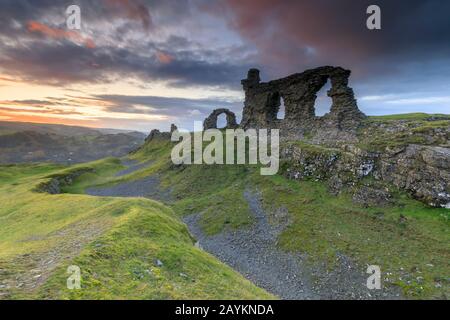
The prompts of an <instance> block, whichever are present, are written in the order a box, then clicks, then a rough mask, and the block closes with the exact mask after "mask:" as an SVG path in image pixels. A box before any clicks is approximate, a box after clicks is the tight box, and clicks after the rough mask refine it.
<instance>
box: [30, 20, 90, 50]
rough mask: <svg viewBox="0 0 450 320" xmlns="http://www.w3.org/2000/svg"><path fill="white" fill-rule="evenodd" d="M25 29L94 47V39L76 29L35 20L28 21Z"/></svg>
mask: <svg viewBox="0 0 450 320" xmlns="http://www.w3.org/2000/svg"><path fill="white" fill-rule="evenodd" d="M27 29H28V31H29V32H38V33H42V34H43V35H46V36H48V37H50V38H53V39H67V40H70V41H73V42H75V43H78V44H83V45H84V46H86V47H87V48H90V49H93V48H95V43H94V40H92V39H90V38H85V37H83V36H82V35H81V34H80V33H79V32H77V31H73V30H64V29H58V28H52V27H49V26H47V25H45V24H43V23H40V22H37V21H30V22H28V24H27Z"/></svg>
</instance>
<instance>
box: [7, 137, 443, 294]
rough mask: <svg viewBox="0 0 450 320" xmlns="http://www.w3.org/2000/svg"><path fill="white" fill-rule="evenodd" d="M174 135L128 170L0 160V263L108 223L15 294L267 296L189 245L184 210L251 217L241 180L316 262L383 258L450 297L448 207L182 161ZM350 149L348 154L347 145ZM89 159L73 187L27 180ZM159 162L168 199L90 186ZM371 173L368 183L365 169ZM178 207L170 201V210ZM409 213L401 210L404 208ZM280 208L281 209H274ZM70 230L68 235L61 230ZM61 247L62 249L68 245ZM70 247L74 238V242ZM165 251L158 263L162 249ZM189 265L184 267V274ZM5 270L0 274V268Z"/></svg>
mask: <svg viewBox="0 0 450 320" xmlns="http://www.w3.org/2000/svg"><path fill="white" fill-rule="evenodd" d="M172 146H173V144H171V143H170V142H165V141H158V140H156V141H153V142H151V143H148V144H146V145H144V147H143V148H142V149H141V150H139V151H138V152H136V153H135V154H134V155H133V156H132V157H133V158H134V159H136V160H139V161H148V160H151V161H152V163H153V164H152V165H151V166H150V167H146V168H143V169H141V170H139V171H136V172H134V173H131V174H129V175H126V176H123V177H115V176H114V174H115V172H117V171H118V170H120V169H122V166H121V165H120V163H119V162H118V160H117V159H105V160H102V161H98V162H94V163H90V164H84V165H80V166H74V167H71V168H62V167H60V166H52V165H24V166H6V167H2V168H1V169H2V170H0V203H2V207H1V208H0V222H2V223H1V224H0V269H7V268H9V270H17V272H18V273H19V272H20V271H23V270H27V268H29V267H30V259H29V258H27V257H26V254H31V257H33V256H37V257H40V256H42V255H44V256H45V254H48V252H52V251H56V252H58V250H59V251H61V252H62V253H66V251H64V250H65V246H64V243H63V245H61V243H60V242H61V241H62V240H63V242H64V241H65V243H66V244H73V243H74V241H75V242H76V241H78V238H79V235H80V232H81V234H85V233H86V230H88V231H89V230H91V229H95V228H102V229H101V230H102V232H101V233H99V234H98V235H97V234H96V235H95V237H92V239H87V240H86V241H85V242H84V243H83V248H82V250H81V251H80V252H76V254H73V255H70V254H69V255H68V258H67V259H61V261H60V263H59V265H58V267H57V268H56V270H55V271H54V272H52V273H51V274H50V275H49V278H48V280H47V281H45V283H44V284H43V285H42V286H41V287H40V288H39V289H38V290H32V291H30V292H26V293H25V294H23V293H21V292H15V293H14V295H13V297H15V298H23V297H25V298H30V297H40V298H63V299H109V298H111V299H127V298H136V299H141V298H145V299H178V298H190V299H201V298H206V299H209V298H216V299H220V298H223V299H229V298H230V299H240V298H270V297H271V296H270V295H268V294H267V293H265V292H264V291H262V290H261V289H258V288H256V287H255V286H253V285H252V284H250V283H249V282H248V281H246V280H245V279H243V278H242V277H241V276H240V275H239V274H237V273H236V272H234V271H232V270H231V269H230V268H228V267H226V266H224V265H223V264H221V263H219V262H218V261H217V260H216V259H214V258H213V257H211V256H210V255H208V254H206V253H204V252H203V251H201V250H198V249H197V248H195V247H194V246H193V242H194V240H193V239H191V238H190V236H189V234H188V232H187V229H186V227H185V226H184V225H183V224H182V223H181V222H180V221H181V220H180V217H181V216H183V215H188V214H194V213H198V214H200V224H201V227H202V229H203V230H204V232H206V233H207V234H216V233H219V232H221V231H223V230H227V229H230V228H231V229H236V228H241V227H244V228H245V227H247V226H249V225H250V224H251V223H252V222H253V218H252V216H251V213H250V211H249V207H248V204H247V202H246V200H245V199H244V196H243V193H244V190H246V189H247V188H250V189H252V190H255V189H257V190H259V191H260V192H261V194H262V201H263V205H264V207H265V209H266V211H267V213H268V214H269V218H271V219H269V220H271V221H273V223H276V219H275V218H274V213H275V211H277V209H279V208H286V209H287V211H288V214H289V221H290V225H289V226H288V228H287V229H286V230H285V231H284V232H283V233H282V234H281V236H280V238H279V241H278V245H279V246H280V248H282V249H284V250H288V251H300V252H303V253H305V254H307V256H308V258H309V262H310V263H311V264H316V263H323V262H326V263H327V265H328V267H329V268H330V269H331V268H333V267H334V261H335V259H336V255H337V254H338V253H341V254H345V255H347V256H349V257H351V258H353V259H354V261H355V262H357V263H358V264H359V265H360V266H361V268H362V269H363V267H365V266H366V265H371V264H377V265H380V266H381V269H382V272H383V275H384V278H385V279H384V283H385V284H391V285H395V286H400V287H401V288H402V289H403V292H404V294H405V296H406V297H410V298H421V299H424V298H442V297H444V298H448V297H449V296H450V293H449V287H450V285H449V277H450V267H449V264H448V261H450V248H449V245H448V244H449V243H450V222H449V218H450V216H449V211H448V210H445V209H432V208H429V207H426V206H425V205H423V204H422V203H420V202H418V201H415V200H413V199H411V198H409V197H408V196H407V195H405V194H404V193H402V192H399V191H396V190H394V189H392V190H391V191H393V193H394V199H393V202H392V204H390V205H387V206H382V207H369V208H364V207H361V206H359V205H357V204H354V203H353V202H352V200H351V196H350V195H349V194H347V193H345V192H344V193H343V194H341V195H339V196H333V195H331V194H330V193H329V192H328V190H327V187H326V185H325V183H323V182H316V181H300V182H299V181H292V180H288V179H286V178H285V177H283V176H281V175H276V176H271V177H270V176H269V177H267V176H260V175H259V170H258V167H256V166H254V167H252V166H244V165H239V166H230V165H214V166H206V165H192V166H178V167H174V166H172V164H171V161H170V151H171V148H172ZM300 147H302V148H305V150H307V151H308V152H318V153H328V152H331V153H334V152H336V149H332V148H325V147H322V146H309V145H306V144H304V143H300ZM344 156H345V155H344ZM86 166H87V167H91V168H92V169H94V172H89V173H85V174H83V175H81V176H79V177H78V178H76V179H75V181H74V183H73V184H71V185H67V186H65V187H64V188H63V191H64V192H67V194H60V195H54V196H51V195H48V194H43V193H34V192H31V190H32V189H33V188H34V187H35V186H36V185H37V184H38V183H40V182H42V181H47V180H48V177H49V176H53V177H55V176H59V175H61V174H67V173H68V172H70V171H71V170H79V169H80V168H83V167H86ZM155 173H157V174H159V175H160V177H161V180H162V185H163V186H164V187H171V188H172V194H173V201H172V202H170V203H169V204H168V205H169V206H170V208H168V207H166V206H163V205H161V204H160V203H157V202H154V201H151V200H145V199H134V198H127V199H124V198H105V197H90V196H86V195H84V194H83V193H84V189H85V188H86V187H88V186H92V185H111V184H115V183H118V182H122V181H132V180H135V179H140V178H142V177H145V176H148V175H150V174H155ZM365 183H368V181H366V182H365ZM172 210H173V211H172ZM403 217H404V218H403ZM272 218H273V219H272ZM61 235H63V236H61ZM61 247H62V249H61ZM69 247H70V246H69ZM155 259H159V260H161V261H163V263H164V265H163V267H161V268H157V267H156V266H155V265H154V260H155ZM70 264H75V265H78V266H80V267H81V269H82V277H83V281H82V286H83V289H82V290H80V291H69V290H67V289H65V280H66V278H67V274H66V268H67V266H68V265H70ZM180 274H182V275H180ZM0 280H1V275H0Z"/></svg>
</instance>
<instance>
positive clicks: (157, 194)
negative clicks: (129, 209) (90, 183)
mask: <svg viewBox="0 0 450 320" xmlns="http://www.w3.org/2000/svg"><path fill="white" fill-rule="evenodd" d="M122 164H123V165H125V166H128V168H126V169H125V170H122V171H120V172H118V173H117V174H116V176H118V177H120V176H124V175H127V174H130V173H133V172H135V171H137V170H140V169H142V168H145V167H147V166H150V165H151V162H143V163H136V162H135V161H132V160H122ZM85 192H86V194H89V195H91V196H102V197H145V198H150V199H154V200H158V201H162V202H168V201H169V200H170V189H166V190H163V189H162V188H161V187H160V179H159V177H158V176H157V175H153V176H148V177H145V178H143V179H139V180H134V181H130V182H123V183H120V184H116V185H113V186H109V187H94V188H88V189H86V190H85Z"/></svg>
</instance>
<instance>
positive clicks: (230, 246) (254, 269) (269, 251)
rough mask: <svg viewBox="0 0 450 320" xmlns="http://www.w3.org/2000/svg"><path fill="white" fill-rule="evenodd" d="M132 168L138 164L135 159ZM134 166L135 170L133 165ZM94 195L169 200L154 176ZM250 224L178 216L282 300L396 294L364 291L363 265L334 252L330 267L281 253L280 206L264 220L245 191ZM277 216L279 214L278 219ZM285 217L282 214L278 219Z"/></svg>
mask: <svg viewBox="0 0 450 320" xmlns="http://www.w3.org/2000/svg"><path fill="white" fill-rule="evenodd" d="M131 166H134V168H135V169H134V170H138V169H139V168H138V167H137V166H136V165H135V164H131V165H130V168H128V169H127V170H131V168H132V167H131ZM136 168H138V169H136ZM127 172H128V173H130V171H127ZM86 193H88V194H90V195H96V196H113V197H114V196H120V197H146V198H151V199H155V200H160V201H168V200H169V199H170V191H168V190H163V189H161V188H160V184H159V179H158V177H157V176H149V177H146V178H143V179H140V180H135V181H131V182H126V183H122V184H118V185H115V186H111V187H107V188H90V189H88V190H86ZM244 197H245V199H246V200H247V202H248V204H249V207H250V210H251V212H252V214H253V216H254V220H255V223H254V224H253V225H252V226H250V227H248V228H241V229H239V230H234V231H225V232H222V233H220V234H217V235H214V236H206V235H205V234H204V233H203V232H202V230H201V229H200V227H199V224H198V221H199V219H200V214H194V215H190V216H187V217H185V218H184V222H185V223H186V225H187V226H188V228H189V230H190V232H191V234H192V235H193V236H194V237H195V238H196V239H197V240H198V241H199V244H200V247H201V248H203V249H204V250H205V251H207V252H209V253H211V254H212V255H214V256H216V257H217V258H218V259H219V260H221V261H222V262H224V263H226V264H228V265H229V266H230V267H232V268H234V269H235V270H236V271H238V272H239V273H241V274H242V275H243V276H245V277H246V278H247V279H249V280H250V281H252V282H253V283H255V284H256V285H258V286H259V287H261V288H264V289H265V290H267V291H268V292H270V293H273V294H275V295H277V296H278V297H280V298H282V299H398V298H399V294H398V293H397V292H394V291H392V290H387V289H384V290H377V291H373V290H368V289H367V287H366V280H367V277H368V275H366V274H365V270H362V269H361V268H360V267H358V266H356V265H355V264H354V263H353V262H352V261H351V259H349V258H348V257H346V256H344V255H338V257H337V260H336V266H335V268H334V269H333V270H332V271H328V270H327V269H326V267H325V266H320V265H319V266H315V267H314V268H311V266H308V265H307V264H306V258H305V256H302V255H301V254H293V253H288V252H285V251H283V250H281V249H279V248H278V247H277V239H278V236H279V235H280V233H281V232H282V231H283V230H284V228H285V227H287V226H288V224H289V221H288V212H287V211H286V210H283V209H282V208H280V210H279V212H278V213H277V216H278V218H277V220H279V221H278V223H275V224H273V223H269V221H268V215H267V213H266V212H265V211H264V209H263V207H262V204H261V198H260V195H259V194H258V193H257V192H253V191H250V190H247V191H245V193H244ZM280 218H281V219H280ZM283 218H285V219H283Z"/></svg>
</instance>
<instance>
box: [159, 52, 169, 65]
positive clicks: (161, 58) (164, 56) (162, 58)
mask: <svg viewBox="0 0 450 320" xmlns="http://www.w3.org/2000/svg"><path fill="white" fill-rule="evenodd" d="M156 58H157V59H158V61H159V62H161V63H164V64H168V63H171V62H172V61H173V57H172V56H171V55H170V54H167V53H164V52H162V51H157V52H156Z"/></svg>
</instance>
